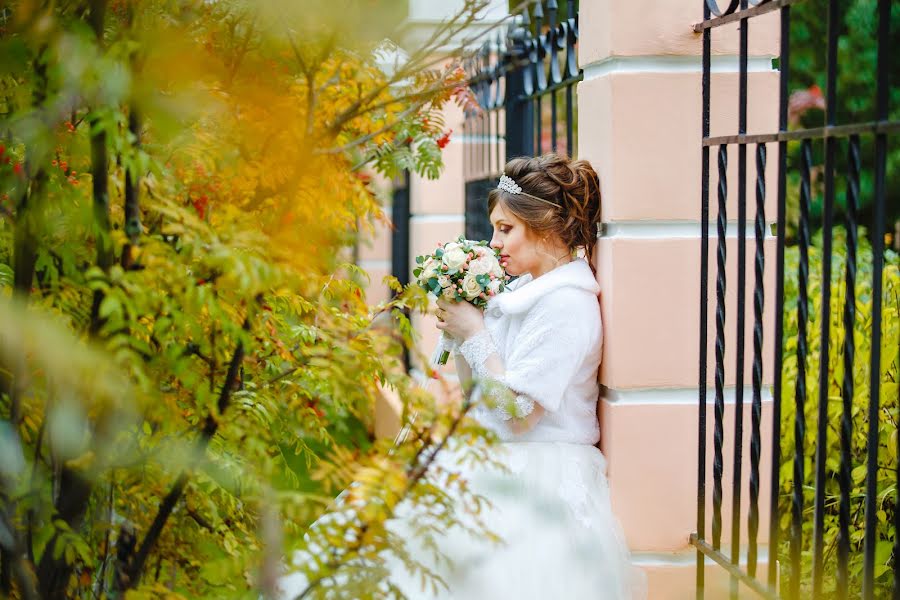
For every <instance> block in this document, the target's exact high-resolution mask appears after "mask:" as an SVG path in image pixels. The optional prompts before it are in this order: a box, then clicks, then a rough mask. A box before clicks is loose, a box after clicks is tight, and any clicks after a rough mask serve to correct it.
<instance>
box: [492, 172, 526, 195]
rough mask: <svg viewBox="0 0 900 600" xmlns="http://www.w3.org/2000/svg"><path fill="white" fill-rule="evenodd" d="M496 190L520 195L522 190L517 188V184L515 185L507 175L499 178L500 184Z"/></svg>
mask: <svg viewBox="0 0 900 600" xmlns="http://www.w3.org/2000/svg"><path fill="white" fill-rule="evenodd" d="M497 189H499V190H503V191H504V192H509V193H510V194H521V193H522V188H521V187H519V184H518V183H516V182H515V180H514V179H513V178H512V177H509V176H508V175H501V176H500V183H498V184H497Z"/></svg>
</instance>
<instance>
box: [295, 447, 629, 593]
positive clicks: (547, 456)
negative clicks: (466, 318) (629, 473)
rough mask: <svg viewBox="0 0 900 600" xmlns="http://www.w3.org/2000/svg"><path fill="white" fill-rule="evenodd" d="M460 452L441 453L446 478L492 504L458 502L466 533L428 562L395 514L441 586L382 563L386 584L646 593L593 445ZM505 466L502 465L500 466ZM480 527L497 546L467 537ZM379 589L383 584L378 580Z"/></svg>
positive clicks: (406, 516)
mask: <svg viewBox="0 0 900 600" xmlns="http://www.w3.org/2000/svg"><path fill="white" fill-rule="evenodd" d="M468 452H471V451H470V450H467V449H465V448H458V449H454V450H450V451H446V452H444V454H443V455H442V456H441V457H440V458H439V461H440V463H441V465H442V466H443V467H445V471H444V472H455V473H459V474H460V475H461V476H462V477H464V478H466V479H467V480H468V482H469V486H470V489H471V491H472V492H474V493H476V494H478V495H481V496H483V497H484V498H485V499H487V501H488V504H484V505H482V507H481V510H480V512H478V513H477V514H476V512H475V511H473V510H471V503H466V502H462V501H459V502H456V503H455V506H456V508H455V511H456V512H455V515H454V516H455V517H456V518H457V519H458V520H459V521H460V522H461V523H462V524H463V525H465V527H452V528H449V529H447V530H446V531H442V532H441V533H440V535H439V536H438V537H437V539H436V540H434V541H435V542H436V547H437V548H439V550H440V552H441V553H442V554H443V555H444V556H445V557H446V559H447V560H440V561H438V560H431V559H430V558H429V557H430V556H431V551H430V550H429V549H427V548H425V547H421V546H420V545H419V544H420V541H419V540H418V538H417V537H416V535H415V525H414V524H415V522H416V519H415V511H418V510H424V509H421V508H419V507H416V506H409V507H406V508H405V509H403V510H401V511H399V512H398V516H397V517H396V518H395V519H393V520H392V522H391V524H390V528H391V529H392V530H393V531H394V532H395V533H397V534H398V535H400V536H402V537H403V538H404V539H405V540H407V551H408V552H409V554H410V555H411V556H413V557H415V558H416V559H417V560H419V561H422V562H423V563H425V565H426V566H427V567H428V568H429V569H430V570H432V571H433V572H434V573H437V574H438V575H439V576H440V577H441V579H442V580H443V581H444V582H445V583H446V587H443V586H438V589H437V590H435V589H434V586H430V585H425V586H423V581H422V578H421V577H420V575H419V574H417V573H410V572H409V571H407V569H406V567H405V566H404V562H403V561H401V560H399V559H397V558H395V557H387V565H388V572H389V579H390V583H392V584H394V585H396V586H397V587H398V588H399V589H400V590H402V592H403V593H404V594H405V595H406V596H407V597H408V598H411V599H416V600H419V599H422V600H424V599H434V600H438V599H440V600H451V599H452V600H480V599H484V600H487V599H490V600H498V599H504V598H514V599H516V600H530V599H535V600H537V599H541V600H548V599H561V600H563V599H564V600H581V599H585V600H586V599H590V600H634V599H639V598H644V597H645V595H646V590H645V588H646V585H645V583H644V580H643V576H642V574H641V573H640V571H639V570H638V569H636V568H635V567H633V566H632V565H631V562H630V560H629V552H628V548H627V546H626V544H625V539H624V536H623V535H622V532H621V529H620V527H619V524H618V522H617V521H616V519H615V517H614V515H613V513H612V509H611V506H610V499H609V486H608V483H607V479H606V460H605V458H604V456H603V454H602V453H601V452H600V451H599V450H598V449H597V448H595V447H593V446H587V445H581V444H568V443H561V442H529V443H518V442H507V443H500V444H497V445H495V446H494V447H493V448H491V449H490V452H491V453H492V455H493V456H494V457H495V459H496V460H495V463H496V464H494V465H490V466H488V465H485V464H484V463H483V462H481V463H473V461H471V460H467V458H469V457H468V456H467V453H468ZM498 465H502V466H498ZM478 520H480V522H481V523H482V524H483V525H484V526H486V527H487V529H489V530H490V531H491V532H492V533H494V534H496V536H497V537H498V538H499V540H498V539H492V538H491V536H486V535H483V534H477V533H473V532H472V530H471V528H476V529H477V527H478ZM382 583H384V582H382ZM303 587H304V585H303V582H301V581H299V580H297V577H296V576H293V577H289V578H285V579H283V580H282V581H281V588H282V591H284V592H285V596H284V597H293V596H292V592H294V591H295V590H302V589H303Z"/></svg>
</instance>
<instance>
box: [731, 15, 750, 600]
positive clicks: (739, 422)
mask: <svg viewBox="0 0 900 600" xmlns="http://www.w3.org/2000/svg"><path fill="white" fill-rule="evenodd" d="M746 4H747V0H741V6H742V7H745V6H746ZM739 29H740V32H739V38H740V42H739V50H738V133H739V134H745V133H747V40H748V36H747V33H748V29H749V27H748V22H747V20H746V19H742V20H741V22H740V28H739ZM737 188H738V189H737V209H738V235H737V282H736V291H737V310H736V318H735V326H736V331H735V374H734V388H735V389H734V449H733V458H734V462H733V467H732V485H731V487H732V490H731V562H732V564H734V565H735V566H739V564H740V549H741V545H740V538H741V529H740V527H741V484H742V481H741V471H742V469H743V458H744V452H743V450H744V444H743V438H744V324H745V319H746V314H745V313H746V283H747V146H746V144H740V145H739V146H738V181H737ZM729 597H731V598H737V597H738V580H737V579H736V578H735V577H733V576H732V577H730V578H729Z"/></svg>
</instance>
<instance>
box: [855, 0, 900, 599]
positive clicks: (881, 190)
mask: <svg viewBox="0 0 900 600" xmlns="http://www.w3.org/2000/svg"><path fill="white" fill-rule="evenodd" d="M890 20H891V2H890V0H879V2H878V66H877V90H876V107H875V117H876V118H877V119H879V120H884V119H886V118H887V115H888V94H889V86H890V80H889V70H888V67H889V61H890V57H891V55H890V49H889V46H888V41H889V35H890ZM886 163H887V136H886V135H885V134H884V133H880V134H878V135H877V136H876V137H875V198H874V203H875V215H874V224H873V228H874V231H875V235H873V236H872V323H873V324H874V327H872V352H871V355H870V359H871V362H870V363H869V378H870V379H869V414H868V417H869V431H868V444H867V452H868V456H867V457H866V458H867V461H866V519H865V520H866V529H865V538H863V539H864V543H863V546H864V559H863V597H864V598H871V597H872V596H873V592H874V589H873V588H874V571H875V540H876V537H877V536H876V530H875V524H876V520H875V516H876V512H875V511H876V504H875V496H876V494H877V493H878V411H879V404H880V393H881V390H880V384H881V296H882V289H881V288H882V283H881V278H882V270H883V269H884V236H883V235H882V232H883V231H884V228H885V209H886V208H887V195H886V187H885V170H886ZM898 437H900V436H898ZM898 443H900V442H898ZM898 485H900V466H898ZM898 512H900V511H897V510H895V511H894V519H895V522H898V523H900V517H898V516H897V513H898ZM897 539H898V536H897V534H896V532H895V535H894V550H895V554H894V584H895V587H894V592H895V594H896V593H897V591H898V590H900V588H898V587H897V583H898V565H897V563H898V562H900V553H898V552H897V550H898V548H900V542H898V541H897Z"/></svg>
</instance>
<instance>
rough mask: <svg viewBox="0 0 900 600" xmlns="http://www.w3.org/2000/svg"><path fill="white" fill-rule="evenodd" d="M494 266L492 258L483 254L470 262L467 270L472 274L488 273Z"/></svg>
mask: <svg viewBox="0 0 900 600" xmlns="http://www.w3.org/2000/svg"><path fill="white" fill-rule="evenodd" d="M492 267H493V265H492V264H491V260H490V258H488V257H486V256H483V257H481V258H476V259H475V260H473V261H472V262H470V263H469V268H468V270H467V272H469V273H471V274H472V275H487V274H488V273H490V272H491V268H492Z"/></svg>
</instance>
